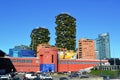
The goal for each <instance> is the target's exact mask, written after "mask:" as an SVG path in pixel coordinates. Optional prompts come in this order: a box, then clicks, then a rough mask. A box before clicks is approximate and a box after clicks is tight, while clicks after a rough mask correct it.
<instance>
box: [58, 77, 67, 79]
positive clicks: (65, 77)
mask: <svg viewBox="0 0 120 80" xmlns="http://www.w3.org/2000/svg"><path fill="white" fill-rule="evenodd" d="M59 80H69V79H68V78H67V77H60V78H59Z"/></svg>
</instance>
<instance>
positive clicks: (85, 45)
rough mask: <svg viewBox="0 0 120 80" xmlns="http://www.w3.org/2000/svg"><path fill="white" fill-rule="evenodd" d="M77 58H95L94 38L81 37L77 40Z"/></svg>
mask: <svg viewBox="0 0 120 80" xmlns="http://www.w3.org/2000/svg"><path fill="white" fill-rule="evenodd" d="M77 58H78V59H80V58H82V59H95V58H96V55H95V47H94V40H91V39H85V38H82V39H80V40H79V42H78V55H77Z"/></svg>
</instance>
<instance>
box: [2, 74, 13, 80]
mask: <svg viewBox="0 0 120 80" xmlns="http://www.w3.org/2000/svg"><path fill="white" fill-rule="evenodd" d="M0 80H11V77H10V75H9V74H6V75H0Z"/></svg>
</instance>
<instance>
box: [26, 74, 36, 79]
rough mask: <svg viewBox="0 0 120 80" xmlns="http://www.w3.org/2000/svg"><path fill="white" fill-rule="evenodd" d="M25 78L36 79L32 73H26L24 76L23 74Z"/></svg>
mask: <svg viewBox="0 0 120 80" xmlns="http://www.w3.org/2000/svg"><path fill="white" fill-rule="evenodd" d="M25 77H26V78H28V79H34V78H37V76H36V75H34V74H33V73H26V74H25Z"/></svg>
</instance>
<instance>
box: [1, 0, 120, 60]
mask: <svg viewBox="0 0 120 80" xmlns="http://www.w3.org/2000/svg"><path fill="white" fill-rule="evenodd" d="M119 4H120V0H0V35H1V37H0V49H1V50H3V51H5V52H6V53H8V52H9V49H10V48H13V47H14V46H16V45H21V44H23V45H28V46H29V44H30V41H31V38H30V33H31V31H32V29H34V28H36V27H45V28H48V29H49V31H50V33H51V34H50V36H51V39H50V44H51V45H54V44H55V37H56V36H55V27H56V24H55V16H57V15H58V14H60V13H63V12H66V13H69V14H70V15H71V16H73V17H74V18H76V25H77V34H76V36H77V38H76V39H77V42H78V40H79V39H80V38H83V37H84V38H89V39H96V38H97V37H98V34H101V33H104V32H109V33H110V47H111V56H112V57H118V58H120V37H119V35H120V32H119V30H120V5H119ZM77 42H76V43H77Z"/></svg>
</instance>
